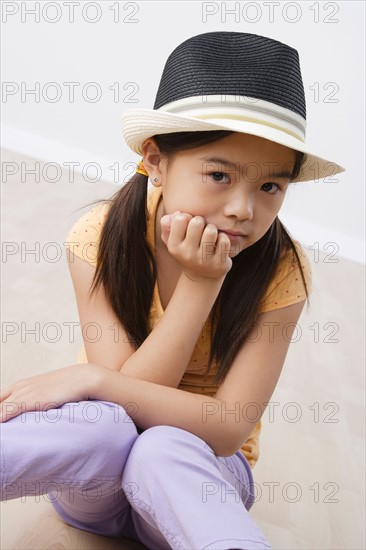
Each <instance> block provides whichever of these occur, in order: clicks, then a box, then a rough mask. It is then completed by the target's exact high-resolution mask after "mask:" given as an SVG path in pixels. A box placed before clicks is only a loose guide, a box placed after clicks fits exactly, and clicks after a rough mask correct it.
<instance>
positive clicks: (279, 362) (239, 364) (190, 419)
mask: <svg viewBox="0 0 366 550" xmlns="http://www.w3.org/2000/svg"><path fill="white" fill-rule="evenodd" d="M304 303H305V300H302V301H301V302H299V303H295V304H292V305H290V306H287V307H284V308H280V309H278V310H274V311H269V312H267V313H262V314H261V315H260V316H259V318H258V322H257V324H256V325H255V327H254V328H253V329H252V332H251V333H250V334H249V336H248V341H246V342H244V344H243V345H242V347H241V349H240V350H239V352H238V353H237V355H236V356H235V359H234V361H233V364H232V365H231V367H230V370H229V372H228V373H227V375H226V377H225V380H224V382H223V383H222V384H221V385H220V387H219V389H218V391H217V393H216V395H215V396H214V397H208V396H204V395H200V394H194V393H190V392H186V391H184V390H180V389H176V388H169V387H166V386H161V385H159V384H153V383H151V382H146V381H145V380H138V379H136V378H131V377H129V376H126V375H124V374H123V373H119V372H114V371H111V370H110V369H105V368H101V367H99V366H98V365H90V369H91V377H90V379H89V381H88V395H89V398H91V399H100V400H105V401H111V402H112V403H117V404H119V405H121V406H122V407H123V408H124V409H125V410H126V412H127V414H128V415H129V416H130V417H131V419H132V420H133V421H134V422H135V424H136V425H137V426H139V427H140V428H143V429H147V428H151V427H153V426H159V425H166V426H175V427H177V428H181V429H183V430H186V431H188V432H191V433H193V434H194V435H197V436H198V437H200V438H201V439H203V440H204V441H205V442H206V443H207V444H208V445H209V446H210V447H211V448H212V450H213V451H214V453H215V454H216V455H217V456H230V455H232V454H234V453H235V452H236V451H237V450H239V449H240V447H241V446H242V445H243V444H244V443H245V441H247V439H248V437H249V436H250V434H251V432H252V431H253V429H254V427H255V425H256V423H257V422H258V421H259V420H260V418H261V417H262V415H263V412H264V410H265V408H266V406H267V405H268V404H269V402H270V399H271V396H272V394H273V391H274V389H275V387H276V385H277V382H278V379H279V377H280V374H281V370H282V367H283V364H284V361H285V358H286V354H287V351H288V348H289V345H290V341H291V337H292V334H293V331H294V328H295V327H296V324H297V321H298V319H299V317H300V314H301V311H302V309H303V306H304ZM269 328H270V329H271V330H269ZM258 333H259V334H261V335H262V336H261V338H259V339H258ZM284 334H285V335H286V337H284Z"/></svg>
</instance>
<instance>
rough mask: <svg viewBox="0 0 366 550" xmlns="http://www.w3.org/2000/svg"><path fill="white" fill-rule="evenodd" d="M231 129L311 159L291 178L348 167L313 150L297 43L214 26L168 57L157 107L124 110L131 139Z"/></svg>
mask: <svg viewBox="0 0 366 550" xmlns="http://www.w3.org/2000/svg"><path fill="white" fill-rule="evenodd" d="M210 130H232V131H235V132H242V133H247V134H251V135H255V136H259V137H262V138H265V139H268V140H270V141H273V142H275V143H279V144H281V145H284V146H286V147H289V148H291V149H294V150H297V151H302V152H303V153H305V154H306V158H305V160H304V162H303V164H302V166H301V169H300V173H299V175H298V177H297V178H296V179H294V180H292V181H293V182H300V181H310V180H314V179H319V178H324V177H326V176H333V175H335V174H338V173H340V172H344V170H345V169H344V168H343V167H342V166H340V165H339V164H337V163H335V162H333V161H330V160H327V159H325V158H324V157H322V156H319V155H318V154H315V153H314V152H311V151H309V150H308V148H307V147H306V144H305V133H306V103H305V93H304V86H303V82H302V76H301V69H300V62H299V55H298V52H297V50H295V49H294V48H292V47H290V46H288V45H287V44H283V43H282V42H279V41H277V40H273V39H272V38H268V37H265V36H260V35H257V34H251V33H241V32H227V31H217V32H208V33H204V34H199V35H197V36H193V37H191V38H189V39H188V40H185V41H184V42H182V43H181V44H180V45H179V46H177V47H176V48H175V49H174V51H173V52H172V53H171V54H170V56H169V57H168V59H167V61H166V64H165V67H164V70H163V74H162V77H161V80H160V84H159V88H158V91H157V94H156V99H155V103H154V107H153V109H131V110H128V111H124V112H123V114H122V131H123V135H124V139H125V141H126V143H127V145H128V146H129V147H130V148H131V149H132V150H133V151H134V152H136V153H138V154H140V155H141V154H142V149H141V147H142V144H143V142H144V141H145V140H146V139H147V138H149V137H152V136H154V135H158V134H168V133H173V132H189V131H191V132H197V131H210Z"/></svg>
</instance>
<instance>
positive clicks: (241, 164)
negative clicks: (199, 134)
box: [151, 133, 295, 257]
mask: <svg viewBox="0 0 366 550" xmlns="http://www.w3.org/2000/svg"><path fill="white" fill-rule="evenodd" d="M294 164H295V151H294V150H292V149H289V148H288V147H285V146H283V145H279V144H277V143H273V142H271V141H268V140H266V139H264V138H260V137H257V136H252V135H249V134H240V133H234V134H231V135H230V136H227V137H225V138H223V139H221V140H219V141H215V142H213V143H210V144H208V145H204V146H201V147H198V148H195V149H191V150H186V151H182V152H179V153H177V154H175V155H174V157H173V158H171V159H170V160H169V161H167V160H166V159H165V160H164V159H163V160H162V161H161V163H159V168H158V170H159V174H156V175H158V178H159V181H158V183H153V185H155V186H156V185H157V186H159V185H162V187H163V189H162V195H163V200H162V204H161V207H160V208H159V209H158V213H157V224H158V225H157V226H158V227H160V218H161V217H162V216H164V215H165V214H172V213H173V212H175V211H176V210H180V211H181V212H188V213H189V214H191V215H192V216H203V217H204V218H205V220H206V223H212V224H214V225H216V226H217V228H218V230H219V231H220V230H221V231H223V230H224V231H229V232H234V233H236V232H237V233H242V234H243V235H244V236H239V237H232V236H230V235H228V236H229V238H230V241H231V247H230V254H229V255H230V257H235V256H236V255H237V254H239V253H240V252H241V251H242V250H244V249H245V248H248V247H249V246H250V245H252V244H254V243H255V242H257V241H258V240H259V239H261V238H262V237H263V235H264V234H265V233H266V232H267V231H268V229H269V228H270V226H271V224H272V223H273V221H274V219H275V218H276V216H277V214H278V212H279V210H280V208H281V206H282V203H283V201H284V198H285V194H286V191H287V188H288V185H289V180H290V177H291V173H292V170H293V167H294ZM153 175H155V174H153ZM151 179H152V178H151ZM157 234H158V236H159V234H160V232H159V231H158V232H157Z"/></svg>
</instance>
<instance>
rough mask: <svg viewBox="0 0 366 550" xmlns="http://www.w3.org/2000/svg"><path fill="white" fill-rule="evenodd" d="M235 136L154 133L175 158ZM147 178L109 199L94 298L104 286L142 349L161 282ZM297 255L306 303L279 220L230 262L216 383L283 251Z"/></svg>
mask: <svg viewBox="0 0 366 550" xmlns="http://www.w3.org/2000/svg"><path fill="white" fill-rule="evenodd" d="M232 133H233V132H231V131H226V130H218V131H208V132H178V133H172V134H167V135H156V136H154V139H155V141H156V143H157V145H158V147H159V149H160V151H161V153H162V154H164V155H166V156H167V158H168V159H169V158H170V157H172V156H173V155H174V154H175V153H176V152H177V151H180V150H184V149H191V148H195V147H199V146H202V145H205V144H208V143H212V142H214V141H217V140H219V139H222V138H224V137H226V136H228V135H230V134H232ZM303 159H304V153H301V152H296V163H295V166H294V169H293V173H292V176H291V179H294V178H296V177H297V175H298V173H299V170H300V166H301V163H302V162H303ZM147 180H148V178H147V176H144V175H142V174H134V175H133V176H132V177H131V179H130V180H129V181H128V183H126V184H125V185H124V186H122V187H121V188H120V189H118V191H116V193H114V194H113V195H112V197H111V198H110V199H104V200H102V201H101V200H98V201H94V202H93V203H89V204H95V203H96V202H98V203H103V202H107V203H110V207H109V209H108V213H107V216H106V219H105V222H104V224H103V227H102V231H101V236H100V243H99V247H98V256H97V267H96V272H95V274H94V277H93V281H92V285H91V289H90V292H91V294H93V292H95V291H96V290H97V289H98V288H99V286H100V285H101V284H102V283H103V285H104V289H105V293H106V297H107V299H108V300H109V302H110V304H111V307H112V308H113V310H114V312H115V314H116V315H117V317H118V319H119V320H120V322H121V323H122V326H123V328H124V329H125V331H126V334H127V335H128V338H129V341H130V343H131V344H132V345H133V346H134V347H135V349H138V348H139V347H140V345H141V344H142V343H143V342H144V340H145V339H146V338H147V336H148V335H149V333H150V332H151V326H150V323H149V312H150V307H151V302H152V298H153V291H154V286H155V281H156V277H157V266H156V262H155V258H154V255H153V251H152V250H151V249H150V246H149V244H148V241H147V236H146V231H147V219H148V210H147V188H148V185H147ZM289 250H292V251H293V254H294V258H296V260H295V261H296V262H297V264H298V266H299V269H300V273H301V277H302V281H303V284H304V288H305V292H306V296H307V300H308V304H309V296H308V290H307V287H306V282H305V277H304V273H303V270H302V267H301V261H300V259H299V256H298V254H297V250H296V247H295V244H294V242H293V240H292V238H291V236H290V234H289V233H288V231H287V230H286V228H285V227H284V225H283V224H282V223H281V222H280V220H279V219H278V217H277V216H276V218H275V220H274V222H273V223H272V225H271V227H270V228H269V230H268V231H267V233H266V234H265V235H264V236H263V237H262V238H261V239H260V240H259V241H257V242H256V243H254V244H253V245H251V246H249V247H248V248H246V249H244V250H243V251H242V252H240V254H238V255H237V256H235V257H234V258H232V261H233V265H232V267H231V269H230V271H229V272H228V273H227V275H226V277H225V279H224V282H223V284H222V287H221V289H220V292H219V294H218V296H217V299H216V301H215V303H214V305H213V307H212V310H211V313H210V320H211V322H212V325H211V326H212V330H211V347H210V354H209V359H208V365H207V373H208V371H209V370H210V368H211V366H212V362H213V360H216V363H217V373H216V375H215V379H214V384H218V383H221V381H222V380H223V379H224V377H225V375H226V373H227V372H228V370H229V368H230V365H231V364H232V362H233V359H234V357H235V355H236V353H237V352H238V350H239V348H240V346H241V345H242V343H243V342H245V340H246V338H247V337H248V334H249V332H250V330H251V329H252V328H253V324H254V323H255V321H256V318H257V316H258V310H259V305H260V302H261V299H262V297H263V296H264V293H265V291H266V289H267V286H268V284H269V283H270V281H271V278H272V276H273V274H274V271H275V269H276V266H277V265H278V263H279V261H280V258H281V256H282V254H283V253H285V252H287V251H289Z"/></svg>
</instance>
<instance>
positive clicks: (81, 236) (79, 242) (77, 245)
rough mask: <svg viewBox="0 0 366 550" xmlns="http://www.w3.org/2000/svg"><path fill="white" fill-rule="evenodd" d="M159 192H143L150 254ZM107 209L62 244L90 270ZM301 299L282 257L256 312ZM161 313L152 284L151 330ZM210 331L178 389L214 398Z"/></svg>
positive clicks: (251, 455)
mask: <svg viewBox="0 0 366 550" xmlns="http://www.w3.org/2000/svg"><path fill="white" fill-rule="evenodd" d="M161 191H162V188H161V187H151V188H149V189H148V193H147V209H148V213H149V216H148V225H147V239H148V242H149V245H150V246H151V250H152V251H154V246H155V217H156V210H157V207H158V204H159V200H160V199H161ZM108 209H109V203H100V204H98V205H96V206H94V207H93V208H92V209H91V210H89V211H88V212H87V213H86V214H84V215H83V216H81V217H80V218H79V219H78V220H77V221H76V222H75V223H74V225H73V226H72V228H71V229H70V231H69V233H68V235H67V238H66V242H65V245H66V246H68V247H70V248H71V250H72V251H73V252H74V254H76V255H77V256H79V257H80V258H82V259H83V260H85V261H86V262H88V263H90V264H91V265H92V266H94V267H95V266H96V263H97V262H96V260H97V250H98V243H99V238H100V233H101V230H102V227H103V223H104V220H105V218H106V215H107V213H108ZM294 242H295V246H296V249H297V252H298V254H299V258H300V261H301V265H302V268H303V271H304V276H305V281H306V284H307V288H308V293H309V294H310V293H311V292H312V287H311V283H312V271H311V265H310V261H309V259H308V257H307V256H306V254H305V253H304V251H303V249H302V248H301V245H300V243H299V242H298V241H294ZM305 298H306V294H305V289H304V287H303V283H302V278H301V275H300V270H299V268H298V266H297V262H294V261H293V259H292V258H288V257H287V256H285V257H284V258H283V259H282V260H281V262H280V263H279V265H278V266H277V270H276V272H275V274H274V276H273V278H272V280H271V282H270V284H269V286H268V288H267V292H266V294H265V296H264V297H263V299H262V301H261V304H260V310H259V313H263V312H265V311H271V310H273V309H278V308H281V307H285V306H288V305H290V304H295V303H296V302H299V301H301V300H303V299H305ZM163 314H164V310H163V308H162V305H161V302H160V296H159V289H158V285H157V281H156V283H155V288H154V295H153V300H152V304H151V308H150V322H151V328H152V330H153V329H154V328H155V326H156V325H157V324H158V323H159V321H160V319H161V317H162V316H163ZM210 330H211V325H210V323H209V321H206V324H205V326H204V327H203V329H202V332H201V334H200V336H199V338H198V340H197V344H196V346H195V348H194V351H193V353H192V357H191V359H190V362H189V364H188V367H187V369H186V371H185V373H184V375H183V377H182V379H181V382H180V384H179V386H178V389H180V390H185V391H188V392H192V393H199V394H201V395H207V396H210V397H212V396H214V395H215V393H216V391H217V389H218V387H219V385H217V384H216V385H214V384H213V383H212V380H213V378H214V375H215V373H216V372H217V365H216V361H214V362H213V364H212V366H211V370H210V373H209V375H208V376H205V375H204V372H205V370H206V368H207V363H208V355H209V349H210ZM76 360H77V362H78V363H87V362H88V358H87V355H86V352H85V348H84V346H82V347H81V349H80V351H79V353H78V355H77V359H76ZM261 428H262V421H261V420H259V422H258V423H257V424H255V425H254V426H253V430H252V432H251V434H250V436H249V438H248V439H247V441H246V442H245V443H244V444H243V445H242V447H241V449H240V450H241V451H242V453H243V454H244V455H245V457H246V458H247V460H248V462H249V464H250V466H251V468H253V467H254V466H255V464H256V462H257V460H258V458H259V436H260V432H261Z"/></svg>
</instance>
